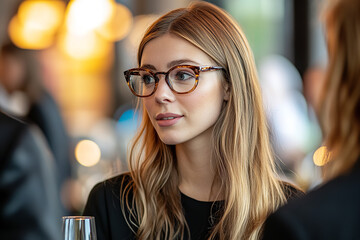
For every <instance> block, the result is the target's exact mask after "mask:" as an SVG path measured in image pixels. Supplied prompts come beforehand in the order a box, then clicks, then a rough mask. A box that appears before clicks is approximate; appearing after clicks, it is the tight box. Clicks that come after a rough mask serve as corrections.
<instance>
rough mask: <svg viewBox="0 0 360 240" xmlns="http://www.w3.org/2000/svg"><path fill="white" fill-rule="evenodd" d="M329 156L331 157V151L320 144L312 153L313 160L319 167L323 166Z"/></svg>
mask: <svg viewBox="0 0 360 240" xmlns="http://www.w3.org/2000/svg"><path fill="white" fill-rule="evenodd" d="M330 157H331V153H330V152H329V150H328V149H327V147H325V146H321V147H319V148H318V149H317V150H316V151H315V153H314V155H313V161H314V164H315V165H316V166H319V167H321V166H324V165H325V164H326V163H327V162H328V161H329V160H330Z"/></svg>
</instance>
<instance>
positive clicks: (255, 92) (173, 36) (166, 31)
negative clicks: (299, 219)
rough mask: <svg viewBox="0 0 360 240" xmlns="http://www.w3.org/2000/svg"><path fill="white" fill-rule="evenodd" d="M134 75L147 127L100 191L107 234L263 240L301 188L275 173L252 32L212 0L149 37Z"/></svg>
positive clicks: (97, 199)
mask: <svg viewBox="0 0 360 240" xmlns="http://www.w3.org/2000/svg"><path fill="white" fill-rule="evenodd" d="M138 64H139V68H133V69H130V70H128V71H125V78H126V81H127V83H128V85H129V88H130V90H131V91H132V92H133V93H134V94H135V95H136V96H138V97H139V100H140V105H141V107H142V109H143V113H142V125H141V128H140V130H139V132H138V134H137V136H136V138H135V139H134V142H133V145H132V148H131V150H130V153H129V168H130V172H129V173H127V174H123V175H120V176H117V177H115V178H113V179H110V180H107V181H105V182H103V183H100V184H98V185H96V186H95V187H94V189H93V190H92V192H91V193H90V196H89V199H88V202H87V205H86V207H85V211H84V214H85V215H93V216H95V217H96V224H97V233H98V236H99V239H226V240H229V239H230V240H231V239H234V240H235V239H236V240H238V239H257V238H259V236H260V235H261V230H262V225H263V223H264V221H265V219H266V217H267V216H268V215H269V214H270V213H271V212H273V211H274V210H275V209H276V208H277V207H279V206H280V205H282V204H283V203H285V202H286V200H287V198H289V197H290V196H294V195H296V194H299V193H300V192H299V191H298V190H296V189H295V188H293V187H291V186H290V185H288V184H284V183H282V182H281V181H279V179H278V178H277V176H276V174H275V166H274V162H273V156H272V153H271V149H270V144H269V136H268V132H267V126H266V122H265V116H264V112H263V108H262V105H261V102H262V100H261V97H260V89H259V84H258V79H257V75H256V70H255V64H254V60H253V56H252V52H251V50H250V48H249V46H248V43H247V40H246V38H245V36H244V34H243V32H242V30H241V29H240V28H239V27H238V26H237V24H236V23H235V22H234V21H233V20H232V19H231V18H230V17H229V16H228V14H227V13H225V12H224V11H223V10H222V9H220V8H218V7H216V6H214V5H212V4H209V3H205V2H197V3H194V4H192V5H190V6H189V7H188V8H182V9H177V10H174V11H171V12H169V13H167V14H165V15H164V16H162V17H161V18H159V19H158V20H157V21H156V22H155V23H153V25H152V26H150V28H149V29H148V30H147V32H146V33H145V35H144V37H143V39H142V41H141V43H140V46H139V51H138Z"/></svg>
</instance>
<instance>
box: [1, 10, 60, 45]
mask: <svg viewBox="0 0 360 240" xmlns="http://www.w3.org/2000/svg"><path fill="white" fill-rule="evenodd" d="M8 31H9V36H10V39H11V41H12V42H13V43H14V44H15V45H16V46H18V47H19V48H25V49H43V48H47V47H49V46H50V45H51V44H52V43H53V40H54V35H53V34H50V33H49V32H47V31H41V30H38V29H31V28H27V27H25V26H24V25H22V24H21V22H20V21H19V19H18V17H17V16H15V17H13V18H12V19H11V21H10V24H9V29H8Z"/></svg>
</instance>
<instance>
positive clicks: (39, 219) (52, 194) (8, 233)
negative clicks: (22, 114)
mask: <svg viewBox="0 0 360 240" xmlns="http://www.w3.org/2000/svg"><path fill="white" fill-rule="evenodd" d="M1 161H2V167H1V173H0V192H1V200H0V201H1V204H0V205H1V206H0V208H1V214H0V218H1V219H0V236H1V238H4V239H23V240H42V239H44V240H45V239H46V240H53V239H54V240H57V239H61V216H60V213H59V207H60V198H59V194H58V192H57V187H56V172H55V169H54V163H53V161H54V160H53V157H52V155H51V154H50V152H49V150H48V148H47V145H46V143H45V140H44V138H43V136H42V135H41V134H40V132H39V130H38V129H37V128H34V127H29V126H25V127H22V131H21V133H20V134H19V135H18V137H17V138H16V139H15V140H14V144H12V149H11V151H10V152H9V153H8V154H7V155H6V156H5V159H1Z"/></svg>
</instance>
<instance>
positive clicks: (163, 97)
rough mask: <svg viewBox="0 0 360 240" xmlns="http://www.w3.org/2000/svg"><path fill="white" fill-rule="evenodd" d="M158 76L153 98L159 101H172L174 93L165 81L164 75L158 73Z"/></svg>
mask: <svg viewBox="0 0 360 240" xmlns="http://www.w3.org/2000/svg"><path fill="white" fill-rule="evenodd" d="M158 78H159V82H158V86H157V89H156V91H155V93H154V95H155V100H156V101H157V102H159V103H165V102H173V101H174V100H175V95H174V93H173V91H172V90H171V89H170V87H169V85H168V84H167V83H166V80H165V76H164V75H162V74H161V75H158Z"/></svg>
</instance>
